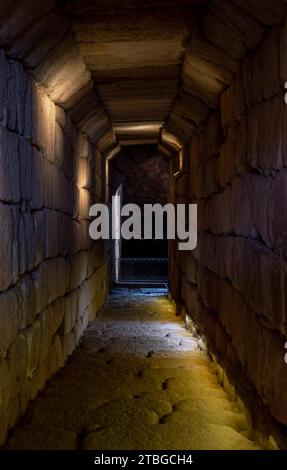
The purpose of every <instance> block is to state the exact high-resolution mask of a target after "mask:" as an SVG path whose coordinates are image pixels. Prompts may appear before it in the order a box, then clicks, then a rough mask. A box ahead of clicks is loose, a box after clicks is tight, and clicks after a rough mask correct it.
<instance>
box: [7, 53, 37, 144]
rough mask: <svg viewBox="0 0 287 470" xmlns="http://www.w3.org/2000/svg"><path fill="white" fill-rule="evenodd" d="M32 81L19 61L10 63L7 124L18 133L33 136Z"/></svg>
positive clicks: (28, 136)
mask: <svg viewBox="0 0 287 470" xmlns="http://www.w3.org/2000/svg"><path fill="white" fill-rule="evenodd" d="M31 91H32V90H31V81H30V79H29V77H28V75H27V74H26V71H25V69H24V68H23V66H22V65H21V64H20V63H19V62H11V63H10V64H9V80H8V95H7V126H8V128H9V129H10V130H12V131H15V132H16V133H17V134H20V135H23V136H25V137H27V138H31V131H32V128H31V124H32V116H31V103H32V93H31Z"/></svg>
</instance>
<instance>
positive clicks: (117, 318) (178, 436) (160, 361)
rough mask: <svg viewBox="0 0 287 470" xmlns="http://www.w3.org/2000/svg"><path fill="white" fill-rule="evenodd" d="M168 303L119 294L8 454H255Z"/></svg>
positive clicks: (15, 435) (33, 408)
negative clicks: (67, 451) (199, 451)
mask: <svg viewBox="0 0 287 470" xmlns="http://www.w3.org/2000/svg"><path fill="white" fill-rule="evenodd" d="M251 436H252V433H251V431H250V429H249V426H248V424H247V421H246V419H245V417H244V415H243V414H242V413H241V412H240V411H239V409H237V408H236V405H235V403H233V402H230V401H229V400H228V398H227V395H226V393H225V391H224V390H223V389H222V388H221V387H220V385H219V384H218V382H217V378H216V376H215V375H214V374H213V372H212V370H211V368H210V364H209V361H208V359H207V358H206V357H205V355H204V353H203V352H201V351H200V350H199V349H198V343H197V340H196V339H195V338H193V337H192V335H191V333H189V332H188V331H186V329H185V328H184V324H183V322H182V321H181V320H179V319H178V318H177V317H175V314H174V311H173V306H172V304H171V303H170V302H169V301H168V300H167V299H166V297H163V296H159V295H158V296H153V295H142V294H141V292H140V291H137V292H134V293H132V294H131V293H126V292H123V291H118V293H116V294H115V295H113V296H111V297H110V299H109V301H108V302H107V303H106V305H105V307H104V309H103V311H102V312H101V314H100V315H99V317H98V319H97V321H96V322H94V323H93V324H91V325H90V327H89V329H88V331H87V332H86V334H85V336H84V338H83V340H82V342H81V345H80V347H79V348H78V349H77V350H76V352H75V353H74V354H73V356H72V357H71V358H70V360H69V361H68V363H67V365H66V367H65V368H64V369H62V370H61V371H60V372H59V373H58V374H56V376H55V377H54V378H53V380H52V381H50V382H49V383H48V384H47V385H46V388H45V390H44V391H43V392H42V393H41V394H40V395H39V397H38V398H37V399H36V400H35V401H34V402H33V403H31V404H30V406H29V408H28V413H27V415H26V417H25V418H24V420H23V421H22V422H21V424H19V425H18V427H17V428H16V429H15V430H14V431H13V432H12V433H11V434H10V437H9V440H8V443H7V446H6V448H9V449H97V450H106V449H111V450H116V449H138V450H144V449H150V450H151V449H165V450H168V449H180V450H182V449H184V450H196V449H256V448H258V446H257V445H256V444H255V443H254V442H252V441H251V440H250V439H251Z"/></svg>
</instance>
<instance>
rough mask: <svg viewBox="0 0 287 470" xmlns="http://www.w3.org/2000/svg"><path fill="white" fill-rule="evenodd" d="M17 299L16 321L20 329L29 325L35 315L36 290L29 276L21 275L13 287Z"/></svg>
mask: <svg viewBox="0 0 287 470" xmlns="http://www.w3.org/2000/svg"><path fill="white" fill-rule="evenodd" d="M15 292H16V295H17V300H18V317H19V318H18V322H19V326H20V329H21V330H24V329H25V328H27V327H28V326H31V325H32V324H33V323H34V321H35V317H36V292H35V289H34V287H33V283H32V280H31V277H30V276H29V275H25V276H23V278H22V279H21V280H20V282H19V284H18V285H17V287H16V289H15Z"/></svg>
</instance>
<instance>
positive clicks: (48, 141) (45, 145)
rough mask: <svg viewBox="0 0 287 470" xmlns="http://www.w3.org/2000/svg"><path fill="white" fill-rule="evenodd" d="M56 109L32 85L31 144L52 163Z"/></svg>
mask: <svg viewBox="0 0 287 470" xmlns="http://www.w3.org/2000/svg"><path fill="white" fill-rule="evenodd" d="M55 128H56V108H55V105H54V103H53V102H52V100H51V99H50V98H49V97H48V96H47V95H46V94H45V93H44V92H43V90H41V89H40V88H39V87H38V86H36V85H35V84H34V85H33V136H32V139H33V143H34V144H35V145H36V146H37V147H38V148H39V149H41V151H42V153H43V155H44V156H45V157H46V158H47V159H48V160H49V161H51V162H52V163H54V158H55V151H54V149H55Z"/></svg>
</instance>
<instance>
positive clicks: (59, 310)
mask: <svg viewBox="0 0 287 470" xmlns="http://www.w3.org/2000/svg"><path fill="white" fill-rule="evenodd" d="M64 316H65V298H61V299H58V300H56V301H55V302H54V303H53V304H52V305H49V306H48V307H47V308H45V309H44V310H43V311H42V312H41V314H40V315H39V322H40V329H41V346H40V353H39V364H44V363H45V361H46V359H47V358H48V355H49V351H50V349H51V346H52V338H53V336H54V335H55V334H56V332H57V331H58V330H59V328H60V326H61V324H62V323H63V319H64Z"/></svg>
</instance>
